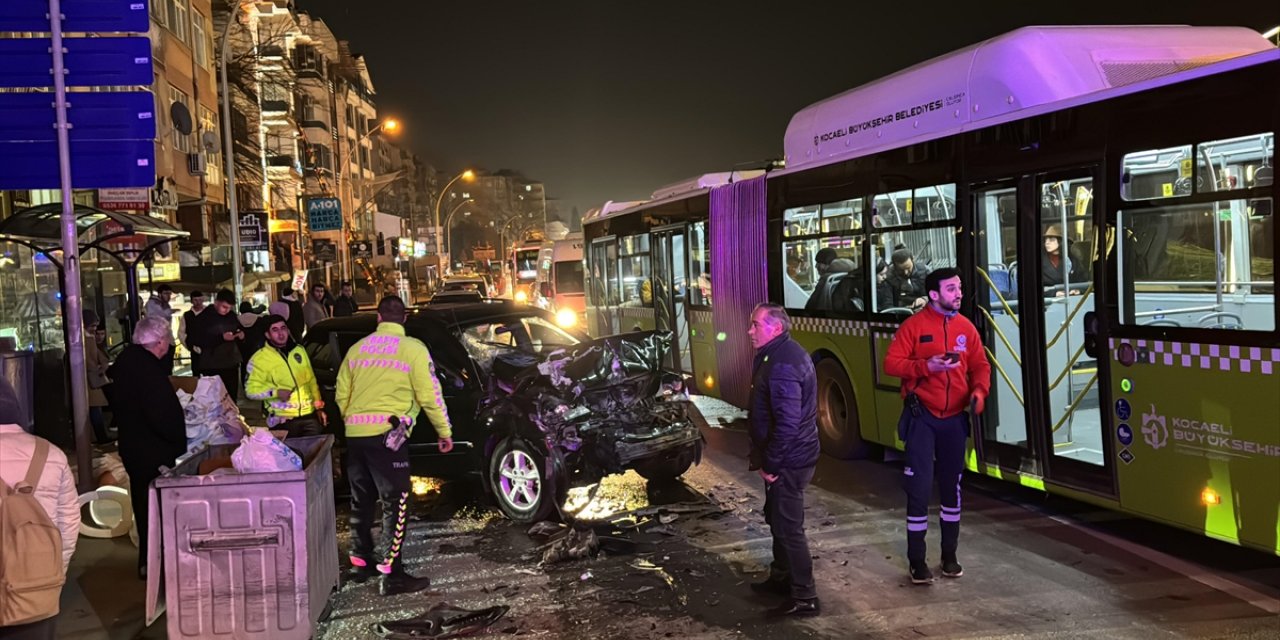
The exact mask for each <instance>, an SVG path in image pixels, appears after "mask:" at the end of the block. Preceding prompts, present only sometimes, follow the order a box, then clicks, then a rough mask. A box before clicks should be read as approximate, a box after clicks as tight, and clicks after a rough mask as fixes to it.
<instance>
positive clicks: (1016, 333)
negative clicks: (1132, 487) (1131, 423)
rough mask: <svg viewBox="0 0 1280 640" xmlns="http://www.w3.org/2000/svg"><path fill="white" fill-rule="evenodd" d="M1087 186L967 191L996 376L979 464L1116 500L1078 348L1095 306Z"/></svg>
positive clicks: (1049, 179) (1067, 177)
mask: <svg viewBox="0 0 1280 640" xmlns="http://www.w3.org/2000/svg"><path fill="white" fill-rule="evenodd" d="M1093 185H1094V178H1093V172H1092V170H1087V169H1082V170H1078V171H1074V172H1066V173H1058V174H1045V175H1037V176H1027V177H1024V178H1022V179H1020V180H1010V181H1007V182H1003V183H994V184H984V185H975V186H973V187H972V189H971V192H972V194H973V197H974V218H975V220H974V223H975V227H976V228H977V230H978V232H977V233H976V234H975V236H974V237H975V239H976V243H977V246H976V247H975V252H974V256H975V261H976V265H975V271H976V272H977V275H978V278H977V283H976V284H977V286H976V287H973V290H974V291H975V292H976V296H977V306H978V320H979V326H980V328H981V330H982V332H983V337H984V340H985V342H986V344H985V346H986V348H987V356H988V358H989V359H990V360H991V365H992V369H993V373H992V377H993V380H992V388H991V396H990V398H989V399H988V401H987V411H986V413H985V415H984V416H983V419H982V426H981V429H980V438H979V442H978V443H977V445H978V449H979V452H980V454H981V457H982V459H983V461H984V462H985V463H986V464H989V465H995V466H998V467H1000V468H1002V469H1005V470H1009V471H1013V472H1017V473H1023V474H1026V475H1027V476H1030V477H1032V478H1049V479H1052V480H1054V481H1056V482H1060V483H1062V484H1067V485H1070V486H1074V487H1078V488H1082V489H1087V490H1091V491H1094V492H1098V493H1104V494H1112V493H1113V489H1112V481H1111V473H1112V470H1111V469H1110V467H1109V466H1108V465H1107V462H1106V461H1107V460H1109V459H1110V458H1109V457H1108V456H1107V455H1106V451H1108V450H1109V446H1110V444H1109V442H1107V439H1106V438H1104V437H1103V434H1104V424H1103V411H1102V409H1103V408H1105V407H1106V406H1107V398H1106V387H1105V385H1103V384H1101V380H1100V378H1099V371H1100V370H1101V369H1100V368H1099V363H1098V362H1097V361H1096V360H1095V359H1094V358H1092V357H1090V356H1089V355H1088V354H1087V353H1086V352H1085V348H1084V337H1085V331H1084V322H1085V318H1086V314H1088V312H1090V311H1092V310H1093V308H1094V304H1095V303H1094V300H1095V296H1096V287H1095V286H1094V280H1093V278H1094V276H1095V274H1094V262H1095V260H1094V254H1095V248H1094V242H1095V240H1096V239H1097V234H1096V233H1095V232H1094V230H1095V228H1096V227H1095V220H1094V217H1093V214H1094V206H1093ZM1100 275H1101V274H1099V276H1100ZM1099 339H1105V338H1099ZM1100 356H1101V357H1105V354H1100ZM1028 484H1032V485H1035V484H1037V481H1031V482H1028Z"/></svg>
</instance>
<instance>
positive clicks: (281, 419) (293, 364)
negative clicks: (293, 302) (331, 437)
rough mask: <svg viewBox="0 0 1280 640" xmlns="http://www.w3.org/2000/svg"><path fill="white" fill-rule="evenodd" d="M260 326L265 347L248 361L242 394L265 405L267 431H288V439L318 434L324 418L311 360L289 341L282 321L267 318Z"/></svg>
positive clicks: (300, 347)
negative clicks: (264, 337) (262, 325)
mask: <svg viewBox="0 0 1280 640" xmlns="http://www.w3.org/2000/svg"><path fill="white" fill-rule="evenodd" d="M262 323H263V324H265V325H266V326H267V344H266V346H264V347H262V348H261V349H259V350H258V352H257V353H255V354H253V356H252V357H251V358H250V359H249V366H248V370H249V377H248V379H247V380H246V381H245V385H244V393H245V395H246V396H248V398H249V399H250V400H261V401H263V402H265V403H266V408H267V428H269V429H276V428H283V429H288V431H289V436H288V437H290V438H294V437H298V436H317V435H320V433H321V431H322V430H323V429H324V427H325V426H326V425H327V424H328V417H326V416H325V413H324V400H322V399H321V398H320V387H319V386H318V385H317V384H316V374H315V372H314V371H313V370H312V369H311V359H310V358H308V357H307V352H306V350H305V349H303V348H302V345H300V344H298V343H296V342H294V341H293V336H292V335H290V333H289V325H288V324H286V323H285V321H284V318H281V317H280V316H267V317H265V318H263V319H262Z"/></svg>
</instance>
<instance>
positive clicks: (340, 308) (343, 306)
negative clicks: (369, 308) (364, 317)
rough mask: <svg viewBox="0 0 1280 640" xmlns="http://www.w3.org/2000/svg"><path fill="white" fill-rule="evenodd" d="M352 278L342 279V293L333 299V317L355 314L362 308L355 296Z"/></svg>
mask: <svg viewBox="0 0 1280 640" xmlns="http://www.w3.org/2000/svg"><path fill="white" fill-rule="evenodd" d="M353 291H354V290H353V289H352V288H351V281H350V280H343V281H342V288H341V295H339V296H338V298H337V299H336V300H334V301H333V317H335V318H342V317H345V316H354V315H355V314H356V312H358V311H359V310H360V307H359V305H357V304H356V299H355V297H354V296H353Z"/></svg>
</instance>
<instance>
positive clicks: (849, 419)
mask: <svg viewBox="0 0 1280 640" xmlns="http://www.w3.org/2000/svg"><path fill="white" fill-rule="evenodd" d="M815 368H816V369H817V372H818V389H817V401H818V438H819V439H820V440H821V441H822V452H823V453H825V454H827V455H829V456H831V457H833V458H836V459H839V460H852V459H854V458H865V457H867V454H868V451H869V447H868V446H867V443H866V442H865V441H863V439H862V432H861V431H860V430H859V426H860V421H859V420H858V401H857V399H856V398H855V397H854V395H853V385H851V384H849V375H848V374H847V373H845V370H844V367H842V366H840V363H839V362H837V361H836V359H835V358H823V359H822V360H819V361H818V362H817V364H816V365H815Z"/></svg>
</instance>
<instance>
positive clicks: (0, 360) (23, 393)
mask: <svg viewBox="0 0 1280 640" xmlns="http://www.w3.org/2000/svg"><path fill="white" fill-rule="evenodd" d="M35 371H36V354H35V353H33V352H31V351H8V350H3V349H0V377H2V378H4V379H5V380H7V381H8V382H9V385H10V386H12V387H13V392H14V393H16V394H17V395H18V406H19V407H20V408H21V411H22V415H23V421H22V422H21V423H20V424H19V425H18V426H20V427H22V428H23V429H24V430H25V431H26V432H27V433H35V428H36V412H35V410H34V408H33V407H34V406H35V396H36V387H35V378H36V376H35Z"/></svg>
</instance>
